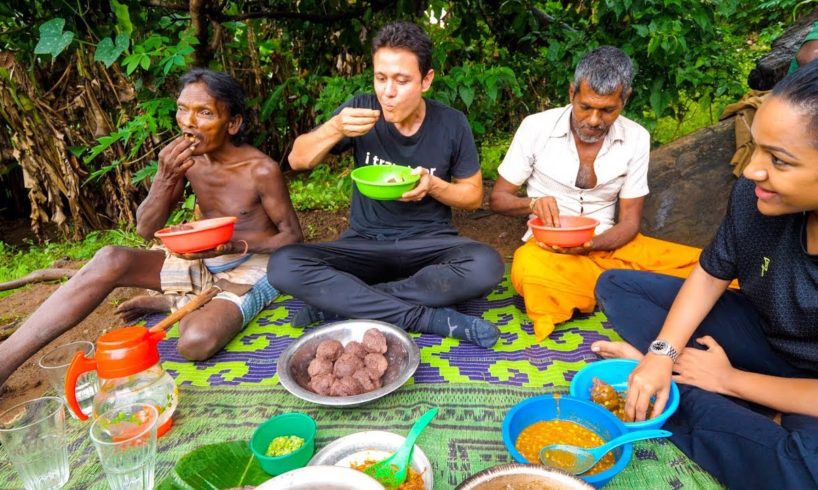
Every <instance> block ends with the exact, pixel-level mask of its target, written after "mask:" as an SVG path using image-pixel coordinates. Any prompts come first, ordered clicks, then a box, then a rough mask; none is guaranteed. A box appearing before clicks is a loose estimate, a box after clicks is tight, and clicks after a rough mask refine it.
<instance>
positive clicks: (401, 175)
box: [350, 165, 420, 201]
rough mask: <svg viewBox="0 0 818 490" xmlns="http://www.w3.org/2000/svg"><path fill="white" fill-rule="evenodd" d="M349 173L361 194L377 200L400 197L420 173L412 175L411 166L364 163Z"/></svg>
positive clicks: (416, 179)
mask: <svg viewBox="0 0 818 490" xmlns="http://www.w3.org/2000/svg"><path fill="white" fill-rule="evenodd" d="M350 175H351V177H352V180H353V181H355V185H357V186H358V190H359V191H360V192H361V194H363V195H364V196H366V197H368V198H370V199H376V200H378V201H394V200H396V199H400V197H401V196H402V195H403V193H404V192H408V191H411V190H412V189H414V188H415V186H417V185H418V181H419V180H420V175H412V168H411V167H404V166H403V165H365V166H363V167H358V168H356V169H355V170H353V171H352V174H350Z"/></svg>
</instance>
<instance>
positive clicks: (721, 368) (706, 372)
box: [673, 335, 735, 395]
mask: <svg viewBox="0 0 818 490" xmlns="http://www.w3.org/2000/svg"><path fill="white" fill-rule="evenodd" d="M696 342H698V343H699V344H701V345H703V346H705V347H707V350H702V349H691V348H687V349H685V350H683V351H682V353H681V354H680V355H679V360H677V361H676V364H675V365H674V366H673V371H675V372H676V373H677V374H676V375H674V376H673V379H674V380H675V381H676V382H677V383H682V384H686V385H691V386H695V387H697V388H701V389H703V390H706V391H711V392H713V393H720V394H722V395H727V394H730V381H729V380H730V377H731V376H732V375H733V374H734V373H735V368H734V367H733V365H732V364H730V359H728V358H727V354H726V353H725V352H724V349H722V348H721V346H720V345H719V344H718V343H717V342H716V340H715V339H714V338H713V337H711V336H709V335H705V336H704V337H700V338H698V339H696Z"/></svg>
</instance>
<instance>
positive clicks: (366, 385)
mask: <svg viewBox="0 0 818 490" xmlns="http://www.w3.org/2000/svg"><path fill="white" fill-rule="evenodd" d="M352 377H353V378H355V381H357V382H358V383H360V385H361V388H362V389H363V393H366V392H368V391H372V390H374V389H377V388H379V387H380V383H378V386H376V385H375V381H373V380H372V378H370V377H369V372H368V371H367V369H366V368H363V369H359V370H357V371H355V374H353V375H352Z"/></svg>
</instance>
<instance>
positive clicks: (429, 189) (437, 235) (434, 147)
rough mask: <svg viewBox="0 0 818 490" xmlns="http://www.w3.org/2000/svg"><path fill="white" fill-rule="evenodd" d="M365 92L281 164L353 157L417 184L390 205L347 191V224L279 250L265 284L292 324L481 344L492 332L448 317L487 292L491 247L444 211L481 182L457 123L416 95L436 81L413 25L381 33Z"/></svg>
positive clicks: (476, 198) (473, 193)
mask: <svg viewBox="0 0 818 490" xmlns="http://www.w3.org/2000/svg"><path fill="white" fill-rule="evenodd" d="M372 51H373V65H374V71H375V80H374V88H375V95H372V94H367V95H359V96H356V97H353V98H352V99H350V100H349V101H347V102H346V103H344V104H343V105H341V106H340V107H339V108H338V109H337V110H336V111H335V115H334V116H333V117H332V119H330V120H329V121H328V122H326V123H325V124H323V125H321V126H319V127H318V128H316V129H315V130H313V131H312V132H310V133H306V134H302V135H301V136H299V137H298V138H297V139H296V140H295V143H294V145H293V150H292V152H291V153H290V155H289V162H290V165H291V166H292V168H293V169H295V170H309V169H312V168H314V167H315V166H316V165H318V164H319V163H320V162H321V161H322V160H323V159H324V158H325V157H326V156H327V155H328V154H329V153H333V154H338V153H342V152H344V151H347V150H350V149H351V150H353V152H354V155H355V166H356V167H360V166H364V165H404V166H412V167H415V169H414V171H413V172H414V173H416V174H419V175H420V181H419V183H418V185H417V187H415V188H414V189H413V190H411V191H409V192H406V193H405V194H403V196H402V197H401V199H399V200H397V201H375V200H371V199H368V198H367V197H365V196H363V195H361V194H360V193H359V192H358V190H357V188H356V189H354V191H353V196H352V207H351V211H350V219H349V223H350V227H349V229H348V230H347V231H346V232H345V233H344V234H343V235H342V236H341V238H340V239H339V240H336V241H334V242H329V243H315V244H303V245H301V246H296V247H284V248H282V249H281V250H280V251H279V253H276V254H275V255H274V256H273V257H271V259H270V263H269V268H268V278H269V280H270V283H271V284H274V285H275V286H276V287H277V288H279V289H280V290H282V291H286V292H288V293H290V294H292V295H294V296H296V297H298V298H300V299H302V300H304V302H305V303H307V306H306V307H305V308H304V309H302V310H301V311H299V312H298V313H297V314H296V316H295V318H294V319H293V325H294V326H306V325H308V324H310V323H313V322H316V321H327V320H330V319H334V318H340V317H349V318H366V319H376V320H383V321H386V322H389V323H393V324H396V325H398V326H401V327H403V328H406V329H408V330H414V331H419V332H426V333H435V334H438V335H441V336H448V337H455V338H458V339H461V340H465V341H468V342H472V343H474V344H477V345H480V346H482V347H490V346H492V345H494V343H495V342H496V341H497V338H498V336H499V332H498V330H497V328H496V327H495V326H494V325H492V324H491V323H489V322H487V321H485V320H483V319H481V318H476V317H473V316H468V315H463V314H461V313H458V312H457V311H455V310H453V309H450V308H446V307H447V306H451V305H453V304H456V303H459V302H461V301H464V300H466V299H469V298H474V297H478V296H483V295H485V294H487V293H489V292H490V291H491V290H492V289H493V288H494V286H496V285H497V283H498V282H499V281H500V279H501V278H502V275H503V270H504V266H503V262H502V260H501V258H500V256H499V255H498V254H497V252H495V251H494V249H492V248H491V247H489V246H487V245H484V244H481V243H478V242H475V241H473V240H469V239H467V238H463V237H459V236H458V235H457V231H456V230H455V229H454V228H453V227H452V224H451V207H452V206H454V207H458V208H465V209H475V208H477V207H479V206H480V203H481V202H482V197H483V179H482V175H481V173H480V164H479V161H478V157H477V149H476V147H475V144H474V138H473V136H472V133H471V130H470V128H469V125H468V122H467V120H466V117H465V116H464V115H463V114H462V113H461V112H459V111H456V110H454V109H452V108H450V107H447V106H445V105H443V104H441V103H439V102H436V101H433V100H427V99H424V98H423V92H425V91H427V90H428V89H429V87H430V86H431V84H432V80H433V79H434V70H432V69H431V41H430V40H429V38H428V36H427V35H426V34H425V33H424V32H423V31H422V30H421V29H420V28H419V27H417V26H416V25H414V24H410V23H406V22H397V23H394V24H390V25H388V26H386V27H384V28H383V29H381V31H379V32H378V34H377V35H376V36H375V39H374V41H373V50H372Z"/></svg>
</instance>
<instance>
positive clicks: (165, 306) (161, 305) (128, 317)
mask: <svg viewBox="0 0 818 490" xmlns="http://www.w3.org/2000/svg"><path fill="white" fill-rule="evenodd" d="M168 311H170V300H169V299H168V298H166V297H165V296H137V297H136V298H132V299H129V300H128V301H125V302H124V303H122V304H121V305H119V306H118V307H117V309H116V312H115V313H116V314H117V315H118V316H119V317H120V318H121V319H122V321H123V322H125V323H133V322H135V321H136V320H139V319H140V318H142V317H143V316H145V315H147V314H149V313H167V312H168Z"/></svg>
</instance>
